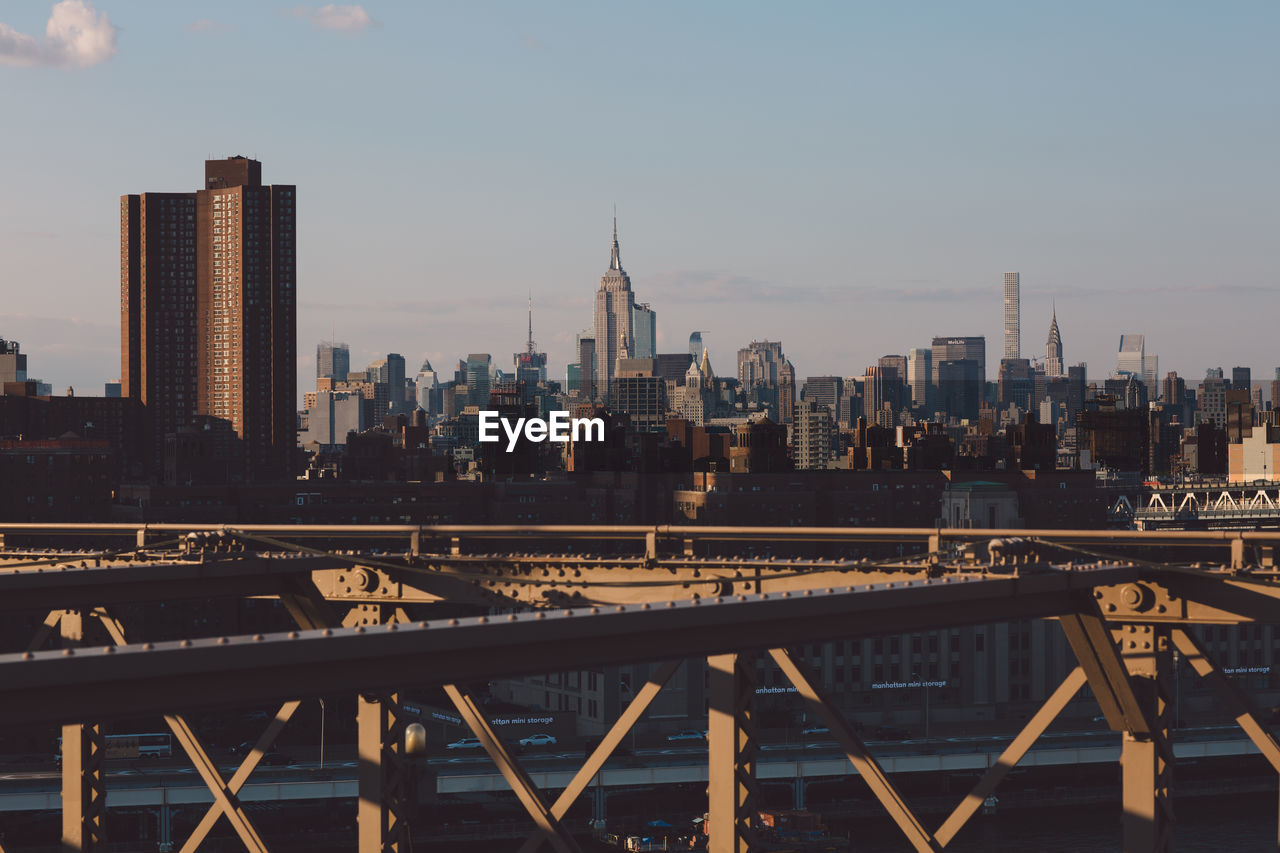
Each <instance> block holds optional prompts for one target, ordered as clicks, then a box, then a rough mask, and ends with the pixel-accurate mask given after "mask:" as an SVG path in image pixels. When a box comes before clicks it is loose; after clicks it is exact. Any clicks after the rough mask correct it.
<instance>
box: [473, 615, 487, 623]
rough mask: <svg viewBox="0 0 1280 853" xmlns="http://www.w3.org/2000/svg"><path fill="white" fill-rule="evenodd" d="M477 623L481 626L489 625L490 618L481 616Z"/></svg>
mask: <svg viewBox="0 0 1280 853" xmlns="http://www.w3.org/2000/svg"><path fill="white" fill-rule="evenodd" d="M476 621H477V622H479V623H480V624H481V625H484V624H486V623H488V621H489V617H488V616H481V617H480V618H479V619H477V620H476Z"/></svg>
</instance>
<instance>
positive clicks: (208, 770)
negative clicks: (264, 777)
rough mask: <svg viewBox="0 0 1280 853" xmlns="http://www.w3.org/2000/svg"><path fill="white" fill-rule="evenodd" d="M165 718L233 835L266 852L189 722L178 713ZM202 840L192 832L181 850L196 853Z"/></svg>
mask: <svg viewBox="0 0 1280 853" xmlns="http://www.w3.org/2000/svg"><path fill="white" fill-rule="evenodd" d="M164 721H165V722H166V723H168V724H169V728H170V730H172V732H173V735H174V737H175V738H177V740H178V743H179V744H180V745H181V746H182V750H183V751H184V752H185V753H186V754H187V757H188V758H190V759H191V763H192V764H193V765H195V768H196V772H197V773H199V774H200V778H201V779H203V780H204V783H205V785H206V786H207V787H208V788H209V791H210V792H211V793H212V794H213V802H214V806H215V807H216V808H218V809H220V810H221V811H222V813H223V814H225V815H226V816H227V821H228V822H229V823H230V824H231V828H232V829H234V830H235V831H236V835H238V836H240V841H241V842H243V843H244V846H245V849H246V850H248V851H250V853H267V845H266V844H265V843H263V841H262V838H261V837H260V836H259V835H258V831H257V830H256V829H254V828H253V824H252V823H251V822H250V821H249V817H248V815H246V814H245V812H244V809H243V808H242V807H241V806H240V801H239V800H238V799H236V796H235V794H234V793H232V792H231V791H230V790H229V789H228V787H227V783H226V782H224V781H223V780H222V774H221V773H219V772H218V766H217V765H216V764H214V762H213V760H212V759H210V758H209V754H208V753H207V752H205V750H204V747H203V746H201V745H200V741H199V740H197V739H196V736H195V733H194V732H193V731H191V726H189V725H188V724H187V721H186V720H185V719H183V718H182V717H179V716H173V715H166V716H165V718H164ZM203 840H204V839H203V838H196V837H195V835H194V834H193V835H192V837H191V838H189V839H187V843H186V844H184V845H183V846H182V853H195V851H196V850H197V849H199V846H200V844H201V843H202V842H203Z"/></svg>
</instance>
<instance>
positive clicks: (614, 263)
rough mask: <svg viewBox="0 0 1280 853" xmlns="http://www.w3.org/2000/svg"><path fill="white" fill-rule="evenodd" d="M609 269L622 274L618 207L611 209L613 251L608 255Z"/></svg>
mask: <svg viewBox="0 0 1280 853" xmlns="http://www.w3.org/2000/svg"><path fill="white" fill-rule="evenodd" d="M609 269H611V270H617V271H618V272H622V256H621V254H620V253H619V251H618V206H617V205H614V207H613V251H612V252H611V253H610V255H609Z"/></svg>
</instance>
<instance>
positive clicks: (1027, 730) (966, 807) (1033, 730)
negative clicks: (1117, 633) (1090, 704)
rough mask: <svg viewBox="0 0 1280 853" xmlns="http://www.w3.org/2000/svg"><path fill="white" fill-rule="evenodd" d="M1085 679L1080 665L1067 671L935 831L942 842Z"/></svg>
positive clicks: (952, 835)
mask: <svg viewBox="0 0 1280 853" xmlns="http://www.w3.org/2000/svg"><path fill="white" fill-rule="evenodd" d="M1085 681H1087V679H1086V677H1085V674H1084V670H1083V669H1081V668H1080V667H1078V666H1077V667H1076V668H1075V669H1073V670H1071V672H1070V673H1068V674H1067V677H1066V678H1064V679H1063V680H1062V683H1061V684H1059V685H1058V689H1057V690H1054V691H1053V694H1052V695H1051V696H1050V697H1049V698H1048V699H1046V700H1045V701H1044V704H1043V705H1041V706H1040V710H1038V711H1036V713H1035V716H1033V717H1032V718H1031V719H1030V720H1029V721H1028V722H1027V724H1026V725H1025V726H1023V728H1022V731H1020V732H1019V733H1018V736H1017V737H1015V738H1014V739H1013V742H1012V743H1010V744H1009V746H1008V747H1006V748H1005V750H1004V752H1002V753H1000V757H999V758H998V759H997V760H996V763H995V764H993V765H991V767H989V768H988V769H987V772H986V773H985V774H984V775H983V777H982V778H981V779H979V780H978V784H977V785H974V786H973V790H972V791H970V792H969V794H968V796H966V797H965V798H964V800H963V801H961V803H960V805H958V806H956V808H955V811H953V812H952V813H951V815H950V817H948V818H947V819H946V821H945V822H943V824H942V826H940V827H939V828H938V831H937V832H936V833H934V838H936V839H937V840H938V844H939V846H941V847H946V846H947V845H948V844H950V843H951V840H952V839H953V838H955V837H956V833H958V832H959V831H960V830H961V829H963V828H964V825H965V824H966V823H968V822H969V818H971V817H973V816H974V814H976V813H977V811H978V807H979V806H981V805H982V803H983V801H984V800H985V799H986V798H987V797H988V796H990V795H991V793H992V792H993V791H995V789H996V786H997V785H999V784H1000V782H1001V780H1003V779H1004V777H1005V775H1006V774H1007V773H1008V772H1009V771H1010V770H1012V769H1013V768H1014V767H1016V766H1017V764H1018V762H1019V761H1021V760H1022V758H1023V756H1025V755H1026V754H1027V750H1029V749H1030V748H1031V746H1032V745H1033V744H1034V743H1035V742H1036V741H1037V740H1039V739H1040V736H1041V735H1043V734H1044V732H1045V729H1047V728H1049V724H1050V723H1052V722H1053V721H1054V720H1055V719H1057V717H1058V715H1059V714H1060V713H1062V709H1063V708H1065V707H1067V703H1068V702H1070V701H1071V699H1072V698H1073V697H1074V696H1075V695H1076V694H1077V693H1079V692H1080V688H1081V687H1083V686H1084V684H1085Z"/></svg>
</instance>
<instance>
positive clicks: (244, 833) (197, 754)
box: [93, 607, 297, 853]
mask: <svg viewBox="0 0 1280 853" xmlns="http://www.w3.org/2000/svg"><path fill="white" fill-rule="evenodd" d="M93 615H94V616H95V617H97V619H98V621H99V622H101V623H102V627H103V628H105V629H106V630H107V634H108V635H110V637H111V640H112V642H114V643H115V644H116V645H117V646H124V645H128V640H126V639H125V635H124V626H123V625H121V624H120V620H118V619H116V618H115V617H113V616H111V615H110V614H109V613H108V612H107V611H106V608H103V607H97V608H94V610H93ZM286 704H287V703H286ZM293 704H294V707H295V709H296V707H297V703H296V702H295V703H293ZM282 710H283V709H282ZM289 713H290V714H292V713H293V712H292V710H291V711H290V712H289ZM278 718H279V714H277V719H278ZM285 719H286V720H287V719H288V717H286V718H285ZM164 721H165V723H167V724H168V726H169V729H170V730H171V731H172V732H173V735H174V737H175V738H177V740H178V744H179V746H181V747H182V750H183V752H185V753H186V754H187V757H188V758H190V759H191V763H192V765H193V766H194V767H195V769H196V772H197V773H199V774H200V778H201V779H203V780H204V783H205V785H206V786H207V787H208V788H209V791H210V793H212V794H213V807H212V809H211V811H213V812H214V818H213V820H211V821H209V828H210V829H211V828H212V827H213V824H214V823H216V822H217V813H218V812H221V813H223V814H225V815H226V816H227V821H228V822H229V823H230V824H231V828H232V829H234V830H235V832H236V835H238V836H240V840H241V841H242V842H243V843H244V846H245V849H246V850H249V851H250V853H267V847H266V844H264V843H263V841H262V838H261V837H260V836H259V835H258V832H257V830H256V829H254V828H253V824H252V823H251V822H250V821H249V818H248V816H247V815H246V814H245V813H244V809H242V808H241V807H240V801H239V800H237V799H236V798H235V794H236V791H238V790H239V786H237V787H236V789H235V790H231V789H230V788H229V787H228V786H227V783H226V782H224V781H223V780H222V774H221V773H219V772H218V765H217V764H215V763H214V761H213V759H211V758H210V757H209V753H208V752H206V751H205V749H204V746H203V745H202V744H201V743H200V741H199V739H198V738H197V737H196V735H195V732H193V731H192V730H191V726H190V725H189V724H188V723H187V721H186V719H185V718H183V717H181V716H178V715H176V714H174V715H166V716H165V718H164ZM281 725H283V723H281ZM255 752H257V750H256V748H255ZM260 757H261V753H258V758H260ZM250 759H252V761H253V764H254V765H255V766H256V764H257V759H256V758H254V756H253V755H252V754H251V755H250ZM246 763H248V760H246ZM250 770H252V767H250ZM248 775H249V774H248V773H247V772H246V773H245V774H244V776H245V778H248ZM240 784H241V785H243V784H244V782H243V780H242V781H241V783H240ZM206 817H207V816H206ZM201 823H202V824H203V823H204V821H202V822H201ZM205 833H206V834H207V833H208V829H206V830H205ZM203 841H204V834H200V833H199V832H198V830H197V832H196V833H192V836H191V838H189V839H187V843H186V844H184V845H183V847H182V853H194V851H195V850H197V849H198V847H199V845H200V844H201V842H203Z"/></svg>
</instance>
